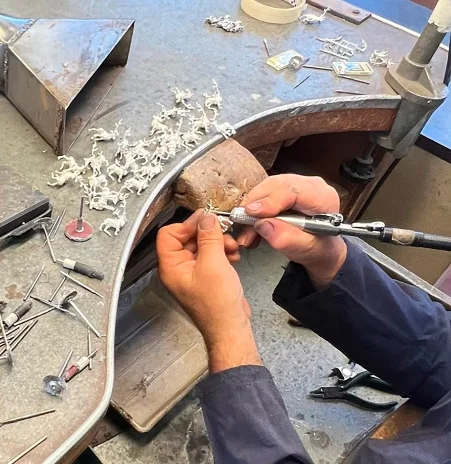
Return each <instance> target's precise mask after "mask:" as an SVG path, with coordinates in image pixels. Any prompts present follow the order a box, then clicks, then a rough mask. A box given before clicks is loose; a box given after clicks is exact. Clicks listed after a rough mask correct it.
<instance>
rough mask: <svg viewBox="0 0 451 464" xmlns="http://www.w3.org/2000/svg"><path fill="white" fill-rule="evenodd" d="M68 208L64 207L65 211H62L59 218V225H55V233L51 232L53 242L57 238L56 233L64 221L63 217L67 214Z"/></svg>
mask: <svg viewBox="0 0 451 464" xmlns="http://www.w3.org/2000/svg"><path fill="white" fill-rule="evenodd" d="M66 211H67V208H64V209H63V212H62V213H61V215H60V217H59V220H58V225H57V226H56V227H55V230H54V232H53V234H50V241H51V242H53V240H55V237H56V234H57V233H58V229H59V228H60V225H61V222H63V217H64V215H65V214H66Z"/></svg>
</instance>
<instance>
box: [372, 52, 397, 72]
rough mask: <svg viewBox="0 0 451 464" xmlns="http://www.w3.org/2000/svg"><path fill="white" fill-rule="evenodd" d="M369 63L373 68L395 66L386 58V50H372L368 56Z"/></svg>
mask: <svg viewBox="0 0 451 464" xmlns="http://www.w3.org/2000/svg"><path fill="white" fill-rule="evenodd" d="M370 63H371V64H372V65H373V66H381V67H385V68H388V67H389V66H392V65H393V64H395V62H394V61H393V60H392V59H390V58H389V57H388V50H374V52H373V53H371V56H370Z"/></svg>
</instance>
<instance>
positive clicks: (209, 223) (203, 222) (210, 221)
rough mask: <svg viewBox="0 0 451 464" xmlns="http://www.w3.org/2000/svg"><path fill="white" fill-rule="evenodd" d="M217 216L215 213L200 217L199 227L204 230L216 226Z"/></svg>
mask: <svg viewBox="0 0 451 464" xmlns="http://www.w3.org/2000/svg"><path fill="white" fill-rule="evenodd" d="M215 222H216V218H215V215H214V214H204V215H203V216H202V217H201V218H200V219H199V227H200V228H201V229H202V230H209V229H213V227H214V226H215Z"/></svg>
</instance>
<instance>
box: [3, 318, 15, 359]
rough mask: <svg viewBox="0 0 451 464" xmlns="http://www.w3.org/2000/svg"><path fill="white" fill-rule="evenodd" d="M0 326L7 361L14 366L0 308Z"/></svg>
mask: <svg viewBox="0 0 451 464" xmlns="http://www.w3.org/2000/svg"><path fill="white" fill-rule="evenodd" d="M0 327H1V330H2V336H3V340H4V341H5V350H6V352H7V354H8V356H7V359H8V362H9V363H10V364H12V365H13V366H14V358H13V352H12V349H11V345H10V344H9V340H8V337H7V336H6V332H5V326H4V325H3V317H2V312H1V310H0Z"/></svg>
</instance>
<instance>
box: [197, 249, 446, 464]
mask: <svg viewBox="0 0 451 464" xmlns="http://www.w3.org/2000/svg"><path fill="white" fill-rule="evenodd" d="M273 298H274V301H275V302H276V303H277V304H278V305H280V306H282V307H283V308H285V309H286V310H287V311H288V312H289V313H290V314H291V315H292V316H294V317H296V318H297V319H298V320H299V321H301V322H302V323H303V324H305V325H306V326H308V327H309V328H311V329H312V330H313V331H314V332H316V333H317V334H318V335H320V336H321V337H323V338H325V339H326V340H328V341H329V342H330V343H332V344H333V345H334V346H336V347H337V348H338V349H339V350H341V351H342V352H343V353H345V354H346V355H347V356H349V357H350V358H351V359H353V360H354V361H356V362H357V363H358V364H361V365H362V366H364V367H365V368H366V369H368V370H370V371H371V372H374V373H375V374H377V375H378V376H379V377H381V378H382V379H384V380H386V381H387V382H389V383H390V384H392V385H393V386H394V388H395V389H396V390H397V391H398V392H399V394H401V395H403V396H406V397H409V398H411V400H412V401H413V402H414V403H415V404H417V405H420V406H423V407H425V408H427V409H428V411H427V413H426V415H425V417H424V419H423V420H422V421H421V423H419V424H417V425H416V426H415V427H413V428H411V429H408V430H407V431H406V432H404V433H403V434H401V435H400V436H398V437H397V439H396V440H371V439H370V440H368V441H366V442H365V444H364V445H363V446H362V447H361V448H360V450H359V451H358V453H357V454H356V457H355V458H354V461H353V462H354V463H355V464H376V463H390V464H391V463H396V464H416V463H428V464H451V313H448V312H446V311H445V310H444V308H443V307H442V306H441V305H440V304H437V303H433V302H432V301H431V300H430V299H429V297H428V296H427V295H426V294H425V293H424V292H422V291H421V290H419V289H417V288H415V287H411V286H409V285H406V284H403V283H400V282H396V281H394V280H393V279H391V278H390V277H388V276H387V275H386V274H385V273H384V272H383V271H382V270H381V269H380V268H379V267H378V266H377V265H375V264H374V263H373V262H372V261H371V260H370V259H369V258H368V257H367V256H366V255H365V254H364V253H363V252H362V251H360V250H359V249H357V248H356V247H355V246H353V245H351V244H348V255H347V258H346V261H345V263H344V265H343V267H342V269H341V270H340V272H339V274H338V275H337V276H336V278H335V279H334V281H333V282H331V284H330V285H329V286H328V287H327V288H326V289H324V290H322V291H315V289H314V288H313V286H312V284H311V282H310V280H309V278H308V275H307V273H306V272H305V270H304V268H303V267H302V266H300V265H298V264H295V263H290V264H289V266H288V268H287V270H286V271H285V274H284V276H283V278H282V280H281V281H280V283H279V285H278V286H277V288H276V290H275V292H274V296H273ZM198 391H199V396H200V400H201V405H202V408H203V412H204V417H205V422H206V425H207V430H208V434H209V436H210V440H211V443H212V448H213V452H214V456H215V462H216V463H217V464H222V463H227V464H235V463H240V464H247V463H258V464H282V463H283V464H289V463H290V464H291V463H311V462H312V461H311V459H310V457H309V456H308V454H307V452H306V451H305V449H304V447H303V446H302V443H301V441H300V439H299V437H298V435H297V433H296V432H295V430H294V429H293V427H292V425H291V423H290V421H289V418H288V415H287V411H286V409H285V406H284V404H283V400H282V398H281V396H280V393H279V392H278V390H277V388H276V386H275V384H274V381H273V379H272V376H271V374H270V373H269V371H268V370H267V369H266V368H264V367H262V366H241V367H237V368H234V369H229V370H227V371H223V372H220V373H217V374H214V375H211V376H209V377H208V378H207V379H206V380H204V381H203V382H202V383H201V384H200V386H199V387H198Z"/></svg>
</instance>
